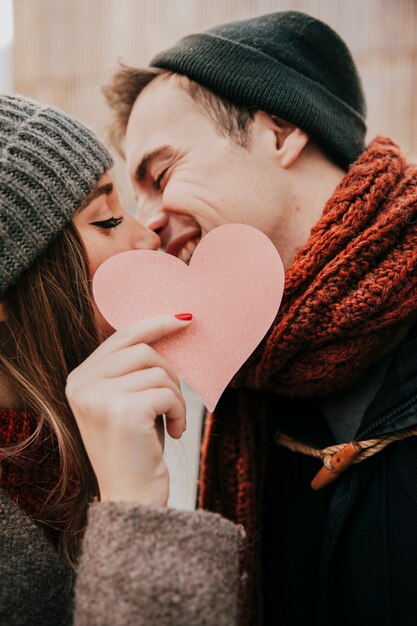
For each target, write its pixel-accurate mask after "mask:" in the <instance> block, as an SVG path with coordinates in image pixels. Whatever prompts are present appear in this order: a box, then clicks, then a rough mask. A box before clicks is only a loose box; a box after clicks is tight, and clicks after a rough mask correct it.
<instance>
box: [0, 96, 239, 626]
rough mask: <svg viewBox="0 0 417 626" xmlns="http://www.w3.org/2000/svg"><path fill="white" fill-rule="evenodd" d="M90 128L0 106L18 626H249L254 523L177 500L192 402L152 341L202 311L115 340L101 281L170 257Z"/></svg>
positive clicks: (3, 395) (7, 619)
mask: <svg viewBox="0 0 417 626" xmlns="http://www.w3.org/2000/svg"><path fill="white" fill-rule="evenodd" d="M111 166H112V160H111V156H110V154H109V153H108V151H107V150H106V148H105V147H104V146H103V145H102V144H101V142H100V141H99V140H98V139H97V138H96V137H95V136H94V135H93V134H92V133H91V132H90V131H89V130H88V129H86V128H85V127H84V126H82V125H81V124H80V123H79V122H78V121H76V120H74V119H73V118H71V117H70V116H68V115H66V114H64V113H63V112H61V111H58V110H57V109H55V108H53V107H49V106H43V105H41V104H39V103H36V102H34V101H31V100H28V99H25V98H22V97H20V96H0V237H1V248H0V279H1V284H0V288H1V308H0V315H1V324H0V333H1V349H0V406H1V407H2V410H1V413H0V416H1V419H0V469H1V474H0V574H1V585H0V623H2V624H3V623H4V624H8V625H9V626H13V625H16V626H17V625H21V624H22V625H23V624H24V625H31V624H48V626H51V625H54V624H57V625H58V624H59V625H60V626H62V625H65V624H71V623H75V624H77V625H84V624H89V625H91V624H100V625H104V624H109V625H110V624H111V625H112V626H115V625H116V626H117V624H121V625H122V624H123V625H124V626H126V625H128V624H135V625H140V624H147V625H150V624H159V625H164V624H167V625H168V624H170V625H171V626H172V625H175V624H191V625H192V624H203V623H204V624H216V625H218V624H224V625H226V624H227V625H229V624H234V623H236V619H237V618H236V614H237V607H236V605H237V592H238V585H239V578H238V552H239V548H240V541H241V531H240V529H239V528H238V527H236V526H234V525H233V524H231V523H229V522H227V521H226V520H224V519H222V518H221V517H220V516H217V515H214V514H210V513H208V512H203V511H197V512H192V513H188V512H181V511H174V510H169V509H167V508H166V504H167V498H168V473H167V469H166V466H165V464H164V461H163V458H162V445H161V437H160V435H159V434H158V433H159V430H158V416H159V415H161V414H165V415H166V418H167V429H168V432H169V433H170V434H171V435H172V436H173V437H180V436H181V434H182V432H183V430H184V428H185V404H184V400H183V397H182V395H181V392H180V389H179V383H178V378H177V376H176V375H175V372H173V371H172V368H171V367H170V365H169V364H168V363H167V362H166V361H165V360H164V359H162V358H161V357H160V356H159V355H158V354H157V353H156V352H155V351H154V350H153V349H152V348H151V347H150V346H149V345H148V344H149V343H152V342H153V341H155V340H157V339H159V338H161V337H162V336H164V335H166V334H169V333H175V332H181V331H183V330H184V329H186V328H187V327H188V325H189V324H190V323H192V322H191V319H190V318H191V315H189V314H188V315H187V314H186V315H184V314H182V315H181V312H179V313H180V315H179V316H177V317H175V315H174V313H176V312H173V315H166V316H162V317H160V318H155V319H151V320H146V321H141V322H138V323H137V324H135V325H133V326H132V327H130V328H128V329H125V330H123V331H118V332H115V333H114V332H113V329H111V328H110V327H109V326H108V325H107V324H106V323H105V321H104V320H103V318H102V317H101V316H100V314H99V313H98V311H97V310H96V308H95V306H94V302H93V300H92V298H91V292H90V280H91V278H92V276H93V275H94V272H95V270H96V269H97V267H98V266H99V265H100V264H101V263H102V262H103V261H104V260H105V259H107V258H109V257H110V256H112V255H113V254H116V253H118V252H122V251H125V250H130V249H134V248H139V249H142V248H144V249H157V248H158V246H159V239H158V237H157V236H156V235H155V234H154V233H151V232H149V231H147V230H146V229H145V228H144V227H143V226H142V225H140V224H139V223H138V222H136V221H135V220H134V219H133V218H132V217H130V216H129V215H128V214H127V213H125V212H124V211H123V209H122V208H121V206H120V204H119V200H118V196H117V192H116V190H115V188H114V186H113V183H112V180H111V177H110V175H109V173H108V171H109V169H110V168H111Z"/></svg>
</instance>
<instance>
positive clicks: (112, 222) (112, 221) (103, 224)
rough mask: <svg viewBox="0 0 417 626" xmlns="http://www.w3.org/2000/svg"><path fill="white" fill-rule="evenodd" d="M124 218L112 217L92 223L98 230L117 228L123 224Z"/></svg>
mask: <svg viewBox="0 0 417 626" xmlns="http://www.w3.org/2000/svg"><path fill="white" fill-rule="evenodd" d="M123 219H124V218H123V217H110V218H109V219H108V220H101V221H98V222H90V224H92V225H93V226H97V227H98V228H105V229H108V228H117V226H119V225H120V224H121V223H122V222H123Z"/></svg>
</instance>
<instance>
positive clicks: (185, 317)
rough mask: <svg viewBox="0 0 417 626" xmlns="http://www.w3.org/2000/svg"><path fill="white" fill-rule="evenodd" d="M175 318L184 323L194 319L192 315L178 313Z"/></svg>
mask: <svg viewBox="0 0 417 626" xmlns="http://www.w3.org/2000/svg"><path fill="white" fill-rule="evenodd" d="M175 317H176V318H177V320H181V321H182V322H189V321H190V320H192V319H193V315H192V313H178V315H176V316H175Z"/></svg>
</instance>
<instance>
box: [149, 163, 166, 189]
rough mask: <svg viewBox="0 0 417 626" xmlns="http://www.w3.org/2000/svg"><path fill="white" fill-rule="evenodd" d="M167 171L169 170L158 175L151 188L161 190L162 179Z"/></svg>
mask: <svg viewBox="0 0 417 626" xmlns="http://www.w3.org/2000/svg"><path fill="white" fill-rule="evenodd" d="M168 169H169V168H168V167H167V168H165V169H164V170H162V172H161V173H160V174H159V176H158V178H156V179H155V181H154V183H153V186H154V188H155V189H161V182H162V179H163V178H164V176H165V174H166V173H167V171H168Z"/></svg>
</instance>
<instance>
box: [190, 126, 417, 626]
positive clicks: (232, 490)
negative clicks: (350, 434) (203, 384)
mask: <svg viewBox="0 0 417 626" xmlns="http://www.w3.org/2000/svg"><path fill="white" fill-rule="evenodd" d="M415 310H417V166H413V165H410V164H408V163H407V161H406V159H405V157H404V155H403V154H402V153H401V152H400V150H399V148H398V147H397V146H396V145H395V144H394V143H393V142H392V141H391V140H390V139H388V138H386V137H377V138H376V139H375V140H374V141H373V142H372V143H371V144H370V146H369V147H368V149H367V150H366V151H365V152H364V153H363V154H362V155H361V156H360V158H359V159H358V160H357V161H356V162H355V163H354V164H353V165H352V166H351V167H350V169H349V172H348V173H347V174H346V176H345V177H344V178H343V180H342V181H341V183H340V184H339V185H338V187H337V189H336V191H335V193H334V195H333V196H332V197H331V198H330V200H329V201H328V202H327V204H326V206H325V207H324V211H323V214H322V217H321V218H320V220H319V221H318V223H317V224H316V225H315V227H314V228H313V229H312V231H311V235H310V238H309V240H308V242H307V243H306V245H305V246H304V247H303V248H302V249H301V250H299V252H298V254H297V256H296V258H295V260H294V263H293V264H292V266H291V267H290V268H289V269H288V271H287V274H286V286H285V291H284V297H283V301H282V305H281V308H280V311H279V313H278V315H277V317H276V319H275V322H274V324H273V326H272V328H271V329H270V331H269V333H268V335H267V337H266V338H265V339H264V341H263V342H262V344H261V345H260V346H259V347H258V348H257V350H256V351H255V352H254V354H253V355H252V356H251V358H250V359H249V360H248V362H247V363H246V364H245V366H244V367H243V368H242V370H241V371H240V372H239V374H238V375H237V376H236V378H235V379H234V380H233V383H232V385H231V387H229V388H228V389H227V390H226V392H225V393H224V395H223V397H222V399H221V401H220V403H219V404H218V408H217V409H216V412H215V414H214V415H209V416H208V420H207V428H206V433H205V439H204V444H203V458H202V473H201V483H200V505H201V506H202V507H204V508H207V509H209V510H212V511H216V512H219V513H222V514H223V515H225V516H226V517H228V518H230V519H232V520H233V521H235V522H237V523H240V524H243V526H244V527H245V529H246V531H247V536H248V551H247V552H246V554H245V555H244V562H243V567H244V569H245V571H246V572H247V574H248V583H247V585H246V589H245V593H244V596H243V598H242V601H243V606H242V623H246V624H250V626H254V625H256V624H260V623H262V617H261V614H262V600H261V572H260V543H261V541H260V538H261V534H260V533H261V528H262V520H261V512H262V502H261V494H262V483H263V474H264V467H265V449H266V446H265V432H266V430H265V426H266V418H267V414H268V409H267V401H268V402H269V405H268V406H269V411H270V410H271V399H272V408H273V405H274V399H275V400H276V406H275V408H276V411H279V398H278V397H277V396H276V395H275V394H281V395H285V396H314V395H324V394H326V393H328V392H331V391H335V390H337V389H341V388H342V387H344V386H347V385H348V384H350V383H352V382H353V381H354V380H355V379H356V378H358V377H359V376H360V375H361V374H363V372H364V370H365V369H366V368H367V367H368V366H369V365H370V364H371V363H372V362H373V361H375V360H376V359H377V358H378V354H379V352H380V348H381V347H382V346H383V345H384V344H385V343H386V342H387V339H388V338H389V337H390V336H391V334H392V332H393V330H394V329H395V328H396V327H397V326H398V325H400V324H401V322H402V321H403V320H404V319H405V318H406V317H407V316H408V315H409V314H410V313H412V312H413V311H415Z"/></svg>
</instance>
